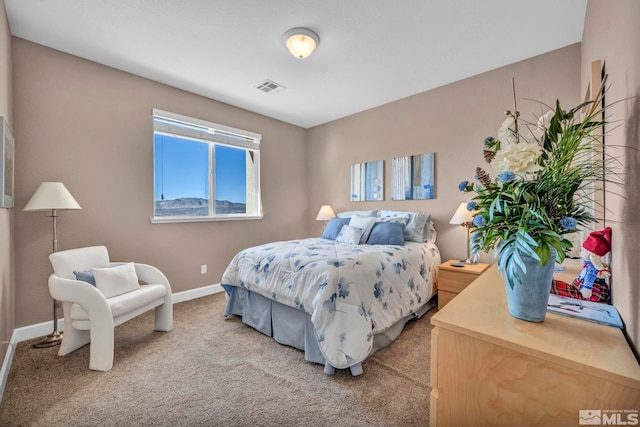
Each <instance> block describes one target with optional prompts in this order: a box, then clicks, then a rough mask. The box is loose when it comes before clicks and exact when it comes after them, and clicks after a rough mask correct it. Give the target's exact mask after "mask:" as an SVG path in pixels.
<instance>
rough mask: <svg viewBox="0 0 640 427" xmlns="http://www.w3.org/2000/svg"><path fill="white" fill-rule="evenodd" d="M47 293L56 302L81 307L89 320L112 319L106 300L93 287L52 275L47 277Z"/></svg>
mask: <svg viewBox="0 0 640 427" xmlns="http://www.w3.org/2000/svg"><path fill="white" fill-rule="evenodd" d="M49 292H50V293H51V296H52V297H53V298H54V299H56V300H58V301H67V302H71V303H76V304H79V305H80V306H82V308H84V309H85V311H86V312H87V313H89V316H90V319H91V320H92V321H93V318H94V317H95V318H101V319H102V318H108V319H112V318H113V316H112V314H111V308H110V307H109V303H108V302H107V299H106V298H105V296H104V295H103V293H102V292H100V291H99V290H98V289H97V288H96V287H95V286H92V285H90V284H89V283H86V282H82V281H80V280H72V279H63V278H61V277H58V276H56V275H55V274H52V275H51V276H49Z"/></svg>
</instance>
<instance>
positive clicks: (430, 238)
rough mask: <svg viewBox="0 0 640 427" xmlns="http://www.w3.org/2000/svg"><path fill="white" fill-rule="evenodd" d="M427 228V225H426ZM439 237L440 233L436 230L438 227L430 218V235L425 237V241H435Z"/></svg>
mask: <svg viewBox="0 0 640 427" xmlns="http://www.w3.org/2000/svg"><path fill="white" fill-rule="evenodd" d="M424 228H425V230H426V228H427V227H426V226H425V227H424ZM437 237H438V233H437V232H436V228H435V227H434V226H433V220H432V219H431V218H429V235H428V236H427V238H426V239H425V242H430V243H435V242H436V238H437Z"/></svg>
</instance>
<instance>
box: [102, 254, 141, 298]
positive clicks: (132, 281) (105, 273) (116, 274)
mask: <svg viewBox="0 0 640 427" xmlns="http://www.w3.org/2000/svg"><path fill="white" fill-rule="evenodd" d="M91 272H92V273H93V275H94V277H95V278H96V288H98V290H99V291H100V292H102V293H103V294H104V296H105V297H107V298H111V297H115V296H117V295H121V294H125V293H127V292H131V291H135V290H136V289H138V288H139V287H140V284H139V283H138V275H137V274H136V268H135V266H134V265H133V263H132V262H129V263H127V264H122V265H117V266H115V267H106V268H92V269H91Z"/></svg>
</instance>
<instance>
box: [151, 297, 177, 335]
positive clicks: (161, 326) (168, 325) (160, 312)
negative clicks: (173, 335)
mask: <svg viewBox="0 0 640 427" xmlns="http://www.w3.org/2000/svg"><path fill="white" fill-rule="evenodd" d="M172 328H173V305H172V304H167V303H166V302H165V303H164V304H162V305H159V306H157V307H156V310H155V325H154V328H153V329H154V330H155V331H164V332H167V331H170V330H171V329H172Z"/></svg>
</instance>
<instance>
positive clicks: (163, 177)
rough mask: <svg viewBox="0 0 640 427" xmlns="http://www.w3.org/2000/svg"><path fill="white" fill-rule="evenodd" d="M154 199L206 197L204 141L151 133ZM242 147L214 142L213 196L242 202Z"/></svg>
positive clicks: (207, 184)
mask: <svg viewBox="0 0 640 427" xmlns="http://www.w3.org/2000/svg"><path fill="white" fill-rule="evenodd" d="M154 143H155V159H154V161H155V187H156V188H155V192H154V200H161V199H160V195H161V194H164V200H172V199H178V198H181V197H200V198H204V199H206V198H208V197H209V168H208V156H209V146H208V144H207V143H203V142H197V141H190V140H185V139H179V138H175V137H171V136H167V135H159V134H156V135H154ZM246 153H247V152H246V151H245V150H243V149H238V148H233V147H227V146H224V145H216V164H215V178H216V199H217V200H229V201H231V202H239V203H246V176H247V174H246V159H245V157H246Z"/></svg>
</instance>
